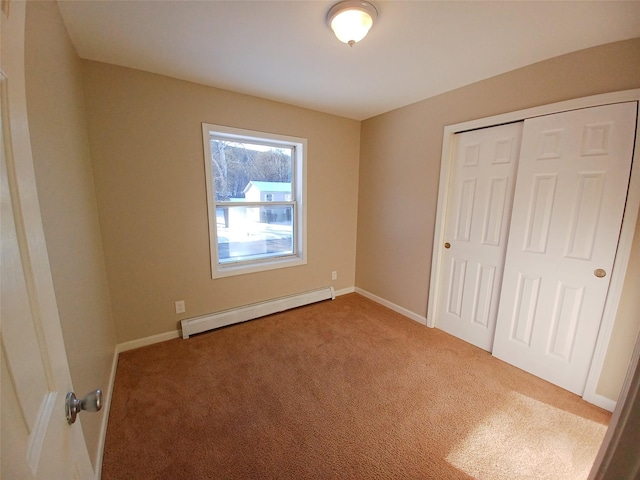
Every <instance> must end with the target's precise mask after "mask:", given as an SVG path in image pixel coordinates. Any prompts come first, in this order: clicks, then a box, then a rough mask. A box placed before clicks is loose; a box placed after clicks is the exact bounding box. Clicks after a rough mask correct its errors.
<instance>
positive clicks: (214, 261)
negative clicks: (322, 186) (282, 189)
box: [202, 123, 307, 279]
mask: <svg viewBox="0 0 640 480" xmlns="http://www.w3.org/2000/svg"><path fill="white" fill-rule="evenodd" d="M211 136H215V137H217V138H222V139H228V140H229V141H233V142H239V143H242V142H251V143H258V144H264V145H271V146H276V147H287V148H292V152H293V155H292V158H291V166H292V170H293V171H292V175H291V177H292V178H291V191H292V198H291V202H287V203H291V204H293V205H294V221H293V248H294V252H293V254H292V255H287V256H278V257H267V258H261V259H253V260H245V261H241V262H234V263H228V264H221V263H220V261H219V260H218V230H217V223H216V207H217V206H221V205H222V206H224V204H225V202H216V201H215V185H214V182H213V169H212V165H211V163H212V162H211V142H210V138H211ZM202 140H203V146H204V167H205V184H206V189H207V212H208V218H209V247H210V255H211V278H214V279H215V278H223V277H230V276H234V275H243V274H247V273H255V272H263V271H267V270H274V269H278V268H286V267H295V266H299V265H306V263H307V197H306V191H307V174H306V170H307V169H306V163H307V162H306V158H307V139H306V138H300V137H292V136H288V135H279V134H275V133H266V132H259V131H255V130H246V129H241V128H234V127H227V126H224V125H215V124H210V123H203V124H202ZM272 203H273V202H272ZM233 205H234V206H239V204H238V203H234V204H233Z"/></svg>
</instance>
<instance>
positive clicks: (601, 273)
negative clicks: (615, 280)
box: [593, 268, 607, 278]
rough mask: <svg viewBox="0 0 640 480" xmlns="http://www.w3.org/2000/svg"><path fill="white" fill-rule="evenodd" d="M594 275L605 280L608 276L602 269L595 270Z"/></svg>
mask: <svg viewBox="0 0 640 480" xmlns="http://www.w3.org/2000/svg"><path fill="white" fill-rule="evenodd" d="M593 274H594V275H595V276H596V277H598V278H604V277H605V276H606V275H607V272H606V271H604V270H603V269H601V268H597V269H596V270H594V272H593Z"/></svg>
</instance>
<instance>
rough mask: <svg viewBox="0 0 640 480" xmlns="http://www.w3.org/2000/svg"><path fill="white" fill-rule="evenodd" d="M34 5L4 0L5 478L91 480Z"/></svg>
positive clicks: (0, 303)
mask: <svg viewBox="0 0 640 480" xmlns="http://www.w3.org/2000/svg"><path fill="white" fill-rule="evenodd" d="M25 4H26V2H4V1H3V2H2V7H3V8H2V12H1V13H0V16H1V18H2V20H1V24H0V25H1V26H0V34H1V38H2V58H1V61H0V62H1V63H0V69H1V74H0V86H1V89H0V92H1V104H0V108H1V113H2V123H1V129H2V136H1V138H2V145H0V147H1V148H0V150H1V153H2V164H1V173H0V174H1V180H2V182H1V197H0V202H1V203H0V215H1V217H0V221H1V225H0V228H1V242H2V256H1V258H2V264H1V267H0V268H1V275H0V276H1V299H0V309H1V315H0V318H1V322H2V323H1V324H0V327H1V337H2V356H1V357H0V370H1V372H0V374H1V378H2V386H1V388H2V390H1V400H0V401H1V402H2V415H1V425H2V429H1V430H2V455H1V456H2V458H1V468H2V470H1V472H0V476H1V477H2V478H3V479H5V480H13V479H20V480H23V479H65V480H66V479H89V478H93V476H94V475H93V470H92V467H91V463H90V461H89V455H88V452H87V448H86V444H85V442H84V438H83V435H82V430H81V426H80V424H79V423H76V424H74V425H71V426H70V425H68V423H67V420H66V415H65V396H66V394H67V392H68V391H71V390H72V386H71V378H70V375H69V367H68V365H67V359H66V353H65V350H64V344H63V340H62V334H61V330H60V323H59V318H58V311H57V306H56V300H55V296H54V290H53V283H52V280H51V272H50V268H49V261H48V257H47V251H46V245H45V239H44V232H43V230H42V222H41V218H40V210H39V205H38V198H37V192H36V184H35V177H34V171H33V162H32V158H31V147H30V143H29V130H28V124H27V116H26V113H27V112H26V102H25V91H24V89H25V83H24V55H23V48H24V21H25Z"/></svg>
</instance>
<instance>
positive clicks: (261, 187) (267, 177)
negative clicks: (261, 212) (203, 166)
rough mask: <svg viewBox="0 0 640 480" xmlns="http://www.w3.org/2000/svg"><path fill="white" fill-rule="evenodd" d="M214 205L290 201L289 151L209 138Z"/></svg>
mask: <svg viewBox="0 0 640 480" xmlns="http://www.w3.org/2000/svg"><path fill="white" fill-rule="evenodd" d="M210 142H211V162H212V172H213V180H214V191H215V201H217V202H229V201H231V202H234V201H237V202H242V201H247V202H277V201H286V200H288V199H290V198H291V180H292V178H293V170H292V163H291V158H292V154H293V148H291V147H281V146H277V147H276V146H271V145H264V144H258V143H248V142H244V143H240V142H234V141H229V140H222V139H219V138H215V137H211V138H210Z"/></svg>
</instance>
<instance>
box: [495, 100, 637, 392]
mask: <svg viewBox="0 0 640 480" xmlns="http://www.w3.org/2000/svg"><path fill="white" fill-rule="evenodd" d="M636 109H637V107H636V103H635V102H633V103H624V104H616V105H608V106H602V107H594V108H589V109H583V110H576V111H571V112H565V113H560V114H555V115H549V116H544V117H538V118H534V119H529V120H526V121H525V124H524V131H523V137H522V150H521V154H520V161H519V167H518V179H517V183H516V189H515V196H514V200H513V212H514V214H513V216H512V220H511V226H510V232H509V241H508V247H507V255H506V261H505V268H504V280H503V283H502V291H501V297H500V307H499V311H498V320H497V327H496V335H495V343H494V349H493V354H494V355H495V356H496V357H498V358H501V359H503V360H505V361H507V362H509V363H511V364H513V365H515V366H517V367H520V368H522V369H524V370H527V371H529V372H531V373H533V374H535V375H537V376H539V377H542V378H544V379H546V380H548V381H550V382H552V383H555V384H557V385H560V386H562V387H564V388H566V389H567V390H570V391H572V392H574V393H577V394H579V395H581V394H582V393H583V391H584V385H585V382H586V377H587V374H588V370H589V366H590V363H591V357H592V355H593V349H594V346H595V342H596V339H597V335H598V329H599V326H600V320H601V317H602V311H603V307H604V302H605V299H606V295H607V290H608V287H609V278H610V274H611V269H612V266H613V261H614V258H615V253H616V249H617V243H618V237H619V233H620V225H621V222H622V215H623V213H624V205H625V200H626V195H627V186H628V181H629V174H630V169H631V160H632V155H633V146H634V136H635V126H636ZM596 269H602V270H604V271H605V272H606V275H605V276H604V277H598V276H596V275H595V274H594V272H595V271H596Z"/></svg>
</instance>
